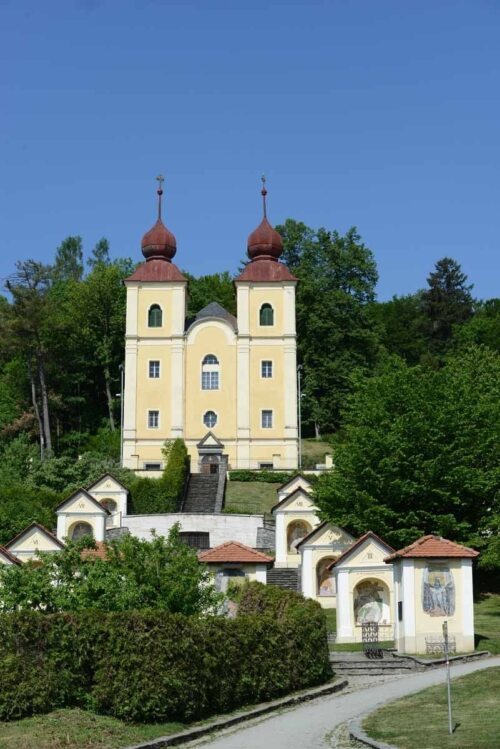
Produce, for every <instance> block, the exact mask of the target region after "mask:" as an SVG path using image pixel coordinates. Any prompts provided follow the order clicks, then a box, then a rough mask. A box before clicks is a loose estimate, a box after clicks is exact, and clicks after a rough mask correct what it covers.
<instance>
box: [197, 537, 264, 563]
mask: <svg viewBox="0 0 500 749" xmlns="http://www.w3.org/2000/svg"><path fill="white" fill-rule="evenodd" d="M198 559H199V560H200V562H204V563H206V564H211V563H214V562H239V563H249V564H270V563H271V562H272V561H273V559H272V557H268V556H267V555H266V554H262V552H261V551H256V550H255V549H251V548H250V546H245V544H240V542H239V541H226V543H224V544H221V545H220V546H215V547H214V548H213V549H209V550H208V551H202V552H200V554H198Z"/></svg>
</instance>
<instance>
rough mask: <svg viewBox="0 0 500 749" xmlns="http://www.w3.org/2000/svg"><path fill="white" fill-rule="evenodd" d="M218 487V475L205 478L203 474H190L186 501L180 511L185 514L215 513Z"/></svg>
mask: <svg viewBox="0 0 500 749" xmlns="http://www.w3.org/2000/svg"><path fill="white" fill-rule="evenodd" d="M218 486H219V476H218V475H216V476H210V475H208V476H207V475H204V474H199V473H192V474H191V475H190V477H189V484H188V488H187V493H186V499H185V501H184V505H183V508H182V511H183V512H187V513H205V514H208V513H213V512H215V505H216V501H217V489H218Z"/></svg>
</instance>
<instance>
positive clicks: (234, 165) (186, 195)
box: [0, 0, 500, 300]
mask: <svg viewBox="0 0 500 749" xmlns="http://www.w3.org/2000/svg"><path fill="white" fill-rule="evenodd" d="M499 39H500V2H498V0H468V1H461V0H446V1H445V0H429V1H428V0H352V1H349V0H323V1H322V2H320V1H319V0H307V1H306V0H302V1H301V2H298V1H295V2H290V1H289V2H283V1H282V0H276V1H275V2H264V1H263V0H253V2H247V0H231V1H229V0H227V1H225V2H223V1H222V0H204V1H203V0H178V1H177V2H171V1H170V0H60V1H57V2H56V1H55V0H44V1H43V2H40V0H0V239H1V252H0V279H1V282H2V284H3V281H4V279H5V278H6V277H8V276H9V275H10V274H11V273H12V272H13V271H14V263H15V262H16V260H24V259H27V258H34V259H36V260H39V261H42V262H47V263H49V262H51V260H52V259H53V257H54V252H55V250H56V248H57V246H58V245H59V244H60V242H61V241H62V240H63V239H64V238H65V237H66V236H68V235H80V236H81V237H82V238H83V242H84V247H85V250H86V253H90V251H91V250H92V247H93V246H94V245H95V243H96V242H97V241H98V240H99V239H100V238H101V237H102V236H105V237H107V238H108V239H109V241H110V244H111V252H112V255H113V256H114V257H118V256H121V257H131V258H133V259H134V260H136V261H139V260H140V259H141V258H142V256H141V252H140V241H141V237H142V235H143V234H144V232H145V231H146V230H147V229H149V228H150V226H151V225H152V224H153V223H154V221H155V218H156V202H155V201H156V195H155V190H156V182H155V177H156V175H157V174H158V173H163V174H164V175H165V184H164V190H165V194H164V219H165V223H166V224H167V226H168V227H169V228H170V229H171V230H172V231H173V232H174V234H175V235H176V238H177V256H176V259H175V262H176V263H177V265H178V266H179V267H180V268H182V269H184V270H187V271H189V272H191V273H193V274H194V275H201V274H206V273H213V272H218V271H223V270H229V271H231V272H234V271H235V270H236V269H237V267H238V264H239V261H240V260H241V258H242V257H243V256H244V253H245V251H246V240H247V236H248V234H249V233H250V232H251V231H252V230H253V229H254V228H255V226H256V225H257V224H258V223H259V221H260V218H261V199H260V195H259V191H260V187H261V185H260V175H261V174H262V173H263V172H264V173H265V174H266V176H267V187H268V193H269V194H268V215H269V218H270V220H271V221H272V222H273V223H274V224H277V223H281V222H283V221H284V220H285V219H286V218H288V217H290V218H294V219H297V220H300V221H304V222H305V223H306V224H307V225H309V226H311V227H313V228H319V227H321V226H323V227H326V228H328V229H337V230H338V231H340V232H345V231H346V230H347V229H348V228H349V227H351V226H353V225H355V226H357V227H358V230H359V232H360V234H361V236H362V238H363V241H364V242H365V244H366V245H367V246H368V247H370V248H371V250H372V251H373V252H374V255H375V259H376V261H377V265H378V269H379V276H380V279H379V284H378V288H377V291H378V297H379V299H381V300H384V299H389V298H391V297H392V296H393V295H394V294H398V295H401V294H407V293H411V292H413V291H415V290H417V289H419V288H423V287H424V286H425V285H426V278H427V276H428V274H429V272H430V271H432V269H433V266H434V264H435V262H436V261H437V260H438V259H439V258H441V257H444V256H445V255H447V256H451V257H453V258H455V259H456V260H457V261H458V262H459V263H461V265H462V268H463V270H464V271H465V273H467V275H468V277H469V281H471V282H473V283H474V294H475V295H476V296H477V297H478V298H489V297H492V296H498V295H499V283H498V281H499V278H500V260H499V256H500V253H499V244H500V243H499V206H500V194H499V193H500V189H499V185H500V44H499Z"/></svg>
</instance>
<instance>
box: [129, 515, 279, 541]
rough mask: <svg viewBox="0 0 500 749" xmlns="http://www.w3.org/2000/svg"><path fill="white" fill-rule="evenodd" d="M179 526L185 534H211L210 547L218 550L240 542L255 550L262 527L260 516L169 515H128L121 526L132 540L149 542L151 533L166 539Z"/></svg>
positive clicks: (262, 522)
mask: <svg viewBox="0 0 500 749" xmlns="http://www.w3.org/2000/svg"><path fill="white" fill-rule="evenodd" d="M175 523H180V526H181V531H184V532H189V531H191V532H208V533H210V546H211V547H214V546H218V545H219V544H223V543H225V542H226V541H239V542H240V543H242V544H246V546H251V547H254V548H255V547H256V546H258V545H259V544H258V539H257V535H258V531H259V528H263V527H264V518H263V516H262V515H236V514H232V513H231V514H229V513H228V514H224V513H221V514H219V515H214V514H207V515H204V514H198V513H181V512H178V513H170V514H168V515H127V516H125V517H124V518H123V524H124V525H125V526H126V527H127V528H128V529H129V532H130V533H131V534H132V536H137V537H138V538H144V539H146V540H150V539H151V531H152V530H153V529H154V530H155V531H156V533H157V534H158V535H160V536H166V535H167V534H168V532H169V530H170V528H171V527H172V526H173V525H174V524H175Z"/></svg>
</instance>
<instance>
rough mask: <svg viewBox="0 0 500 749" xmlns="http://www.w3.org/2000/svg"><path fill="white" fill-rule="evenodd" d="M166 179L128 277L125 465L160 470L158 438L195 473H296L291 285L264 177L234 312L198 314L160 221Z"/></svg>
mask: <svg viewBox="0 0 500 749" xmlns="http://www.w3.org/2000/svg"><path fill="white" fill-rule="evenodd" d="M162 181H163V178H159V188H158V190H157V193H158V218H157V221H156V223H155V224H154V226H153V227H152V228H151V229H150V230H149V231H148V232H146V234H145V235H144V237H143V238H142V254H143V255H144V258H145V260H144V262H143V263H142V264H141V265H139V266H138V268H137V269H136V270H135V272H134V273H133V274H132V275H131V276H130V277H129V278H127V279H126V281H125V285H126V287H127V318H126V345H125V385H124V419H123V436H122V439H123V446H122V453H123V466H124V467H127V468H131V469H132V470H135V471H141V472H145V474H143V475H155V473H154V472H158V471H161V470H162V468H163V458H162V451H161V450H162V446H163V444H164V442H165V440H172V439H175V438H177V437H180V438H182V439H183V440H184V441H185V443H186V447H187V449H188V452H189V455H190V459H191V471H192V472H193V473H197V472H201V473H217V472H219V469H220V470H227V469H230V468H232V469H258V468H273V469H294V468H297V465H298V430H297V385H296V370H297V361H296V350H297V346H296V329H295V287H296V284H297V279H296V278H295V277H294V276H293V275H292V274H291V273H290V271H289V270H288V268H287V267H286V266H285V265H284V264H283V263H282V262H280V257H281V255H282V252H283V242H282V239H281V237H280V235H279V234H278V232H277V231H276V230H275V229H274V228H273V227H272V226H271V224H270V223H269V220H268V218H267V205H266V196H267V190H266V186H265V180H264V179H263V186H262V191H261V194H262V201H263V216H262V220H261V222H260V224H259V225H258V227H257V228H256V229H255V230H254V231H253V232H252V233H251V234H250V236H249V237H248V243H247V253H248V263H247V264H246V266H245V268H244V269H243V271H242V272H241V273H240V274H239V275H238V276H237V278H236V279H235V281H234V284H235V290H236V305H237V315H236V317H235V316H233V315H232V314H231V313H230V312H229V311H227V310H225V309H224V308H223V307H221V306H220V305H219V304H217V303H215V302H212V303H210V304H208V305H207V306H206V307H205V308H204V309H202V310H200V311H199V312H198V314H197V315H196V317H195V318H194V319H188V318H187V316H186V309H187V294H188V281H187V279H186V277H185V276H184V275H183V273H182V272H181V271H180V270H179V268H178V267H177V265H175V263H174V262H173V259H174V257H175V255H176V252H177V241H176V238H175V236H174V235H173V233H172V232H171V231H170V230H169V229H168V228H167V227H166V226H165V224H164V223H163V220H162V195H163V189H162ZM236 252H237V250H236ZM156 475H158V473H157V474H156Z"/></svg>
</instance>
